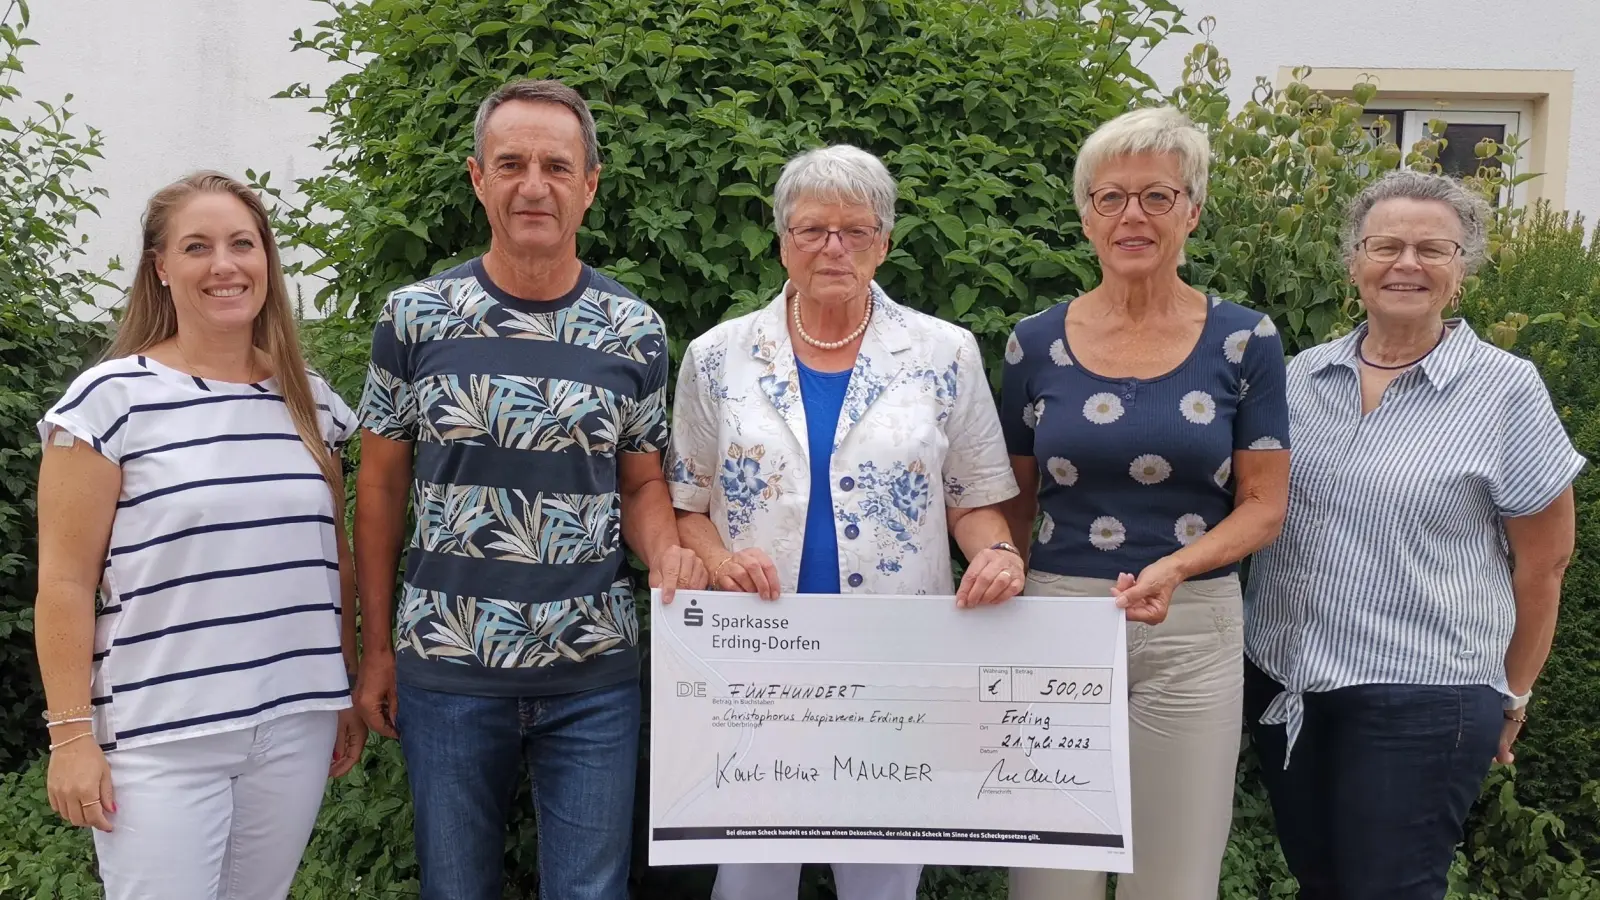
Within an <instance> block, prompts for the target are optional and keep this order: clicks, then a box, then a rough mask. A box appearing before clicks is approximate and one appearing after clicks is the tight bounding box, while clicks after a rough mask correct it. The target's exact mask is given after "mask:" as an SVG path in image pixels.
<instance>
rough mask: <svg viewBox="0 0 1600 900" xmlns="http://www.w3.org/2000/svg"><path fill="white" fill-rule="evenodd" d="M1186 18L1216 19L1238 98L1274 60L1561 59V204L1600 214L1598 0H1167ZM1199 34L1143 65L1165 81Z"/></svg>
mask: <svg viewBox="0 0 1600 900" xmlns="http://www.w3.org/2000/svg"><path fill="white" fill-rule="evenodd" d="M1178 3H1179V5H1180V6H1181V7H1182V8H1183V10H1184V14H1185V24H1186V25H1188V26H1189V27H1190V29H1191V30H1197V29H1198V26H1199V23H1200V20H1201V18H1203V17H1205V16H1213V17H1215V18H1216V29H1215V31H1213V32H1212V35H1211V39H1212V41H1213V42H1214V43H1215V44H1216V45H1217V49H1218V50H1219V51H1220V52H1221V53H1222V55H1223V56H1224V57H1225V58H1226V59H1227V60H1228V62H1229V64H1230V66H1231V67H1232V69H1233V77H1232V79H1231V81H1230V84H1229V87H1230V90H1229V95H1230V97H1231V98H1232V99H1233V100H1234V102H1235V103H1242V102H1243V101H1244V100H1247V99H1248V98H1249V93H1250V89H1251V87H1253V86H1254V84H1255V80H1256V77H1257V76H1266V77H1267V78H1268V79H1269V80H1275V79H1276V77H1277V73H1278V69H1279V67H1280V66H1288V67H1294V66H1299V65H1308V66H1312V67H1314V68H1386V69H1412V68H1414V69H1429V68H1443V69H1564V70H1570V71H1572V72H1573V92H1572V130H1571V139H1570V141H1569V145H1568V153H1567V160H1568V165H1567V178H1566V191H1565V206H1566V207H1567V208H1568V209H1576V210H1580V211H1582V212H1584V213H1585V214H1586V215H1587V217H1588V219H1589V220H1590V223H1591V224H1593V221H1594V219H1595V218H1596V217H1597V216H1600V0H1514V2H1511V3H1507V2H1505V0H1338V2H1329V0H1178ZM1201 40H1202V37H1201V36H1200V35H1199V34H1194V35H1178V36H1177V37H1175V38H1174V39H1172V40H1171V41H1170V42H1169V43H1167V44H1165V45H1163V46H1159V47H1157V48H1156V49H1155V50H1154V51H1153V52H1152V53H1151V54H1150V56H1149V57H1148V58H1147V59H1146V60H1145V70H1146V71H1148V72H1150V73H1151V75H1152V76H1154V77H1155V78H1156V80H1157V82H1158V83H1159V84H1160V85H1161V86H1162V87H1163V88H1170V87H1172V86H1174V85H1176V84H1177V83H1178V81H1179V79H1180V78H1181V77H1182V73H1183V58H1184V56H1185V55H1186V54H1187V53H1188V52H1189V51H1190V50H1191V49H1193V47H1194V45H1195V44H1196V43H1198V42H1200V41H1201Z"/></svg>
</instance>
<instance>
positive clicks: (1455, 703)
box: [1244, 659, 1505, 900]
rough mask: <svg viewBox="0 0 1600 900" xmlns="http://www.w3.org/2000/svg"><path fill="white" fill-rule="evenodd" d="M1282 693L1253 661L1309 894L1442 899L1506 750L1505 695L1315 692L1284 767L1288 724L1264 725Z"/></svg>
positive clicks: (1283, 807)
mask: <svg viewBox="0 0 1600 900" xmlns="http://www.w3.org/2000/svg"><path fill="white" fill-rule="evenodd" d="M1281 689H1282V687H1281V686H1280V685H1279V684H1278V683H1277V682H1276V681H1274V680H1273V679H1272V678H1271V677H1269V676H1268V675H1267V674H1266V673H1264V672H1262V671H1261V670H1260V669H1257V668H1256V667H1255V666H1254V665H1252V664H1251V663H1250V661H1249V660H1248V659H1246V660H1245V685H1244V704H1245V720H1246V722H1248V723H1249V726H1250V733H1251V736H1252V738H1254V740H1255V742H1256V745H1257V748H1258V750H1259V751H1260V754H1261V780H1262V781H1264V782H1265V783H1266V786H1267V793H1268V794H1269V795H1270V797H1271V799H1272V812H1273V816H1274V817H1275V818H1276V819H1277V824H1278V841H1279V843H1280V844H1281V845H1282V846H1283V856H1284V859H1285V860H1286V861H1287V862H1288V863H1289V871H1290V872H1292V873H1294V877H1295V879H1296V880H1298V881H1299V882H1300V895H1299V896H1300V898H1301V900H1442V898H1443V897H1444V896H1445V892H1446V889H1447V881H1448V877H1449V872H1450V863H1451V860H1452V859H1453V858H1454V856H1455V849H1456V844H1457V843H1459V842H1460V840H1461V827H1462V823H1463V822H1465V821H1466V818H1467V813H1468V811H1469V810H1470V809H1471V808H1472V804H1473V801H1474V800H1476V799H1477V797H1478V792H1479V791H1480V790H1481V789H1482V787H1483V779H1484V776H1485V775H1487V774H1488V772H1489V765H1490V763H1491V762H1492V761H1493V759H1494V755H1495V753H1496V752H1497V751H1498V750H1499V746H1500V730H1501V725H1502V723H1503V722H1504V720H1505V719H1504V716H1503V715H1502V713H1501V708H1500V692H1499V691H1497V690H1495V689H1493V688H1491V687H1488V686H1486V685H1465V686H1453V685H1412V684H1367V685H1358V686H1355V687H1347V688H1340V689H1338V690H1333V691H1327V692H1319V693H1309V694H1306V696H1305V721H1304V724H1303V725H1302V726H1301V729H1300V736H1299V738H1298V739H1297V740H1296V741H1295V745H1294V753H1293V755H1292V756H1291V762H1290V765H1289V768H1288V769H1287V770H1285V769H1284V768H1283V757H1284V745H1285V742H1286V738H1285V733H1284V727H1283V726H1282V725H1262V724H1261V715H1262V713H1263V712H1265V711H1266V708H1267V704H1268V703H1270V702H1271V701H1272V698H1273V697H1275V696H1276V695H1277V693H1278V692H1279V691H1280V690H1281Z"/></svg>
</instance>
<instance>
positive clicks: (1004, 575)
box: [1000, 569, 1011, 581]
mask: <svg viewBox="0 0 1600 900" xmlns="http://www.w3.org/2000/svg"><path fill="white" fill-rule="evenodd" d="M1000 577H1002V578H1005V579H1006V580H1008V581H1009V580H1010V579H1011V570H1010V569H1001V570H1000Z"/></svg>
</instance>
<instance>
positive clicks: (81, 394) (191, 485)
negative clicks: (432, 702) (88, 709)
mask: <svg viewBox="0 0 1600 900" xmlns="http://www.w3.org/2000/svg"><path fill="white" fill-rule="evenodd" d="M311 387H312V390H313V392H314V393H315V394H316V397H317V403H318V405H319V407H320V410H321V412H320V415H319V418H320V419H321V425H322V432H323V440H324V441H325V442H326V443H328V444H329V445H330V446H333V447H339V446H342V445H343V444H344V442H345V441H346V440H347V439H348V438H349V437H350V435H351V433H352V432H353V431H354V430H355V415H354V414H353V413H352V412H351V411H350V408H349V407H348V406H346V405H345V404H344V402H343V401H342V400H340V398H339V395H338V394H336V393H334V391H333V389H332V388H330V387H329V386H328V385H327V383H326V382H324V381H323V380H322V379H320V378H317V377H316V376H314V375H313V376H312V378H311ZM56 428H62V429H65V430H66V431H68V432H71V433H72V434H73V435H75V436H76V437H78V438H79V439H80V440H83V441H86V442H88V443H89V444H90V445H91V446H93V447H94V449H95V450H96V451H97V452H99V453H100V454H101V455H103V456H105V457H106V458H107V459H109V460H111V461H112V462H114V463H116V464H117V465H118V466H120V467H121V469H122V492H121V496H120V497H119V498H118V499H117V511H116V516H115V518H114V519H113V520H112V526H111V536H110V547H109V549H108V550H107V554H106V563H105V571H104V573H103V576H102V579H103V580H102V584H101V589H100V600H99V604H98V608H97V609H96V617H95V634H94V661H93V670H92V672H93V674H92V681H91V690H92V694H93V702H94V708H95V713H94V733H95V736H96V739H97V740H98V741H99V742H100V745H101V747H103V748H104V749H106V750H115V749H129V748H132V747H140V746H144V745H148V744H157V743H162V742H165V741H171V740H176V739H178V738H187V737H197V736H200V735H204V734H214V733H217V732H223V731H230V730H233V729H239V728H249V727H253V726H255V725H257V724H260V723H261V722H264V721H266V720H268V719H272V718H275V717H278V716H282V715H287V714H289V713H295V712H306V711H309V710H329V709H343V708H345V707H347V706H349V705H350V688H349V679H348V677H347V676H346V675H345V670H344V661H343V658H342V657H341V655H340V645H339V618H340V610H339V552H338V542H337V540H336V539H335V536H334V534H335V533H334V523H333V517H334V516H335V515H338V514H340V513H342V512H343V511H342V510H335V509H334V505H333V496H332V494H331V493H330V491H329V490H328V483H327V480H326V479H324V478H323V476H322V473H321V471H320V470H319V469H318V468H317V464H316V462H315V461H314V460H313V459H312V457H311V453H310V452H309V451H307V450H306V447H305V445H304V444H303V443H302V442H301V440H300V436H299V435H298V434H296V433H295V427H294V420H293V419H292V418H291V417H290V416H289V409H288V407H287V406H286V405H285V404H284V402H283V397H282V395H280V394H279V393H278V383H277V379H276V378H269V379H267V380H265V381H262V382H259V383H256V384H238V383H234V382H224V381H211V380H207V379H201V378H196V377H194V376H192V375H186V374H184V373H182V372H179V371H177V370H176V369H171V368H168V367H166V366H163V365H162V364H161V363H159V362H157V361H155V360H153V359H150V358H149V357H144V356H134V357H125V358H122V359H113V360H108V361H106V362H103V363H101V364H99V365H97V366H95V367H94V368H92V369H90V370H88V371H87V372H84V373H83V374H82V375H80V376H78V378H77V379H76V380H75V381H74V382H73V383H72V386H71V387H69V388H68V389H67V391H66V393H65V395H64V396H63V397H62V398H61V400H60V401H59V402H58V403H57V404H56V405H55V406H53V407H52V408H51V409H50V410H49V411H48V412H47V413H45V415H44V417H43V419H42V421H41V422H40V423H39V431H40V437H41V438H42V439H44V440H50V439H52V433H53V432H54V430H55V429H56Z"/></svg>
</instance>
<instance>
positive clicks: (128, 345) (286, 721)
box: [36, 173, 367, 900]
mask: <svg viewBox="0 0 1600 900" xmlns="http://www.w3.org/2000/svg"><path fill="white" fill-rule="evenodd" d="M142 248H143V252H142V254H141V256H140V259H139V268H138V271H137V273H136V274H135V276H134V283H133V287H132V290H131V291H130V293H129V297H128V306H127V313H126V316H125V317H124V318H123V321H122V324H121V326H120V327H119V328H118V331H117V335H116V340H115V342H114V344H113V345H112V347H111V350H110V352H109V353H108V354H107V358H106V360H105V361H104V362H102V363H100V364H99V365H97V366H95V367H93V368H91V369H90V370H88V371H87V372H85V373H83V374H82V375H81V376H79V377H78V379H77V380H76V381H74V382H73V384H72V386H71V387H70V388H69V389H68V390H67V392H66V394H65V395H64V396H63V397H62V398H61V400H60V401H59V402H57V403H56V405H55V406H53V407H52V408H51V409H50V410H49V411H48V412H47V413H45V416H44V418H43V421H41V422H40V433H41V437H42V439H43V441H44V445H45V450H44V455H43V461H42V463H41V466H40V472H39V596H38V603H37V629H36V630H37V641H38V648H39V668H40V671H41V674H42V675H43V678H44V687H45V695H46V697H47V699H48V701H49V702H48V706H49V709H48V711H47V712H46V713H45V719H46V727H47V728H48V729H49V732H50V741H51V744H50V760H49V776H48V789H49V796H50V805H51V806H52V807H53V808H54V809H55V810H56V812H57V813H59V814H60V815H62V816H63V817H65V818H66V819H67V820H69V821H70V822H72V824H74V825H80V826H83V825H88V826H92V827H93V828H94V829H96V830H95V831H94V832H93V833H94V837H95V849H96V851H97V856H98V859H99V864H100V874H101V879H102V881H103V882H104V884H105V889H106V896H107V898H108V900H133V898H139V900H147V898H148V900H156V898H159V900H201V898H207V900H212V898H228V900H233V898H252V900H254V898H261V900H268V898H273V900H280V898H283V897H284V896H286V895H287V894H288V891H289V884H290V882H291V881H292V880H293V878H294V873H295V869H296V868H297V867H298V865H299V861H300V856H301V854H302V852H303V851H304V849H305V845H306V841H307V840H308V838H309V836H310V833H311V828H312V825H313V823H314V822H315V821H316V816H317V810H318V807H319V806H320V805H321V802H322V793H323V789H324V787H325V785H326V783H327V779H328V778H329V776H330V775H334V776H337V775H342V774H344V773H345V772H348V771H349V770H350V769H351V767H353V766H354V765H355V762H356V760H357V759H358V758H359V756H360V754H361V751H362V748H363V746H364V745H365V743H366V735H367V732H366V728H365V727H364V726H363V725H362V724H361V719H360V718H359V716H358V715H357V714H356V713H355V711H354V710H353V709H352V708H351V702H350V681H349V676H348V674H347V673H348V672H349V671H351V670H352V668H353V666H354V655H355V632H354V624H355V623H354V617H353V615H352V612H353V608H352V607H353V603H354V598H355V591H354V578H353V572H352V570H351V567H350V554H349V553H348V552H347V548H346V543H345V539H344V528H343V524H342V523H343V517H342V511H343V509H344V502H343V501H344V487H343V482H342V480H341V477H340V465H339V459H338V454H339V450H340V447H341V446H342V445H343V443H344V441H345V440H346V439H347V438H348V437H349V435H350V433H351V432H352V430H353V429H354V417H353V416H352V415H351V413H350V410H349V408H348V407H346V406H345V404H344V403H343V402H342V401H341V400H340V399H339V397H338V395H337V394H335V393H334V392H333V390H332V389H330V388H329V387H328V385H327V384H325V383H324V382H323V381H322V380H321V379H319V378H317V377H316V376H314V375H308V374H307V372H306V369H305V364H304V363H303V362H302V361H301V356H300V350H299V347H298V345H297V343H296V339H295V330H294V329H295V323H294V317H293V315H292V314H291V312H290V309H289V303H288V293H287V291H286V290H285V287H284V281H283V273H282V269H281V267H280V265H279V259H278V252H277V248H276V247H275V246H274V244H273V240H272V234H271V232H270V230H269V226H268V222H267V214H266V210H265V209H264V208H263V207H262V205H261V201H260V199H259V198H257V197H256V195H255V194H254V193H252V192H251V191H250V190H249V189H248V188H247V187H245V186H244V185H242V184H240V183H239V182H237V181H234V180H233V179H230V178H228V177H226V176H223V175H219V174H215V173H200V174H197V175H193V176H190V177H188V178H185V179H183V180H182V181H179V182H177V183H176V184H173V185H171V186H169V187H167V188H164V189H163V190H161V191H160V192H159V193H157V194H156V195H155V196H154V197H153V198H152V199H151V200H150V203H149V206H148V208H147V210H146V213H145V221H144V231H143V245H142ZM97 594H98V602H97V601H96V595H97Z"/></svg>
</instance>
